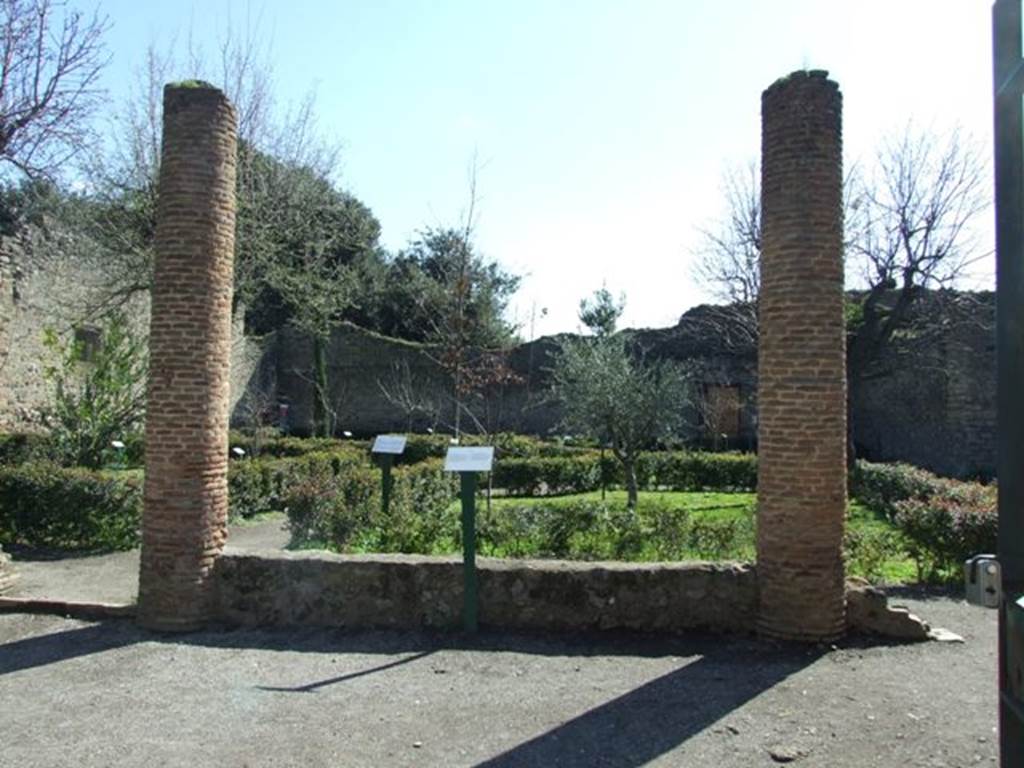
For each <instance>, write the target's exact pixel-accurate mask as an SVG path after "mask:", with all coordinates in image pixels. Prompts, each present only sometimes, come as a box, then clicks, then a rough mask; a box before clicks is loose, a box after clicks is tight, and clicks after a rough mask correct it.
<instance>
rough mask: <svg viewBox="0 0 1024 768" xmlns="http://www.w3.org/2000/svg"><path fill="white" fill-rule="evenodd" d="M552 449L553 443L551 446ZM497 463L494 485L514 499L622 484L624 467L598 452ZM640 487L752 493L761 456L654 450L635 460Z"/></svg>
mask: <svg viewBox="0 0 1024 768" xmlns="http://www.w3.org/2000/svg"><path fill="white" fill-rule="evenodd" d="M548 445H550V444H548ZM550 448H551V449H553V450H557V451H558V453H556V454H555V455H550V454H547V453H543V452H541V453H538V454H537V455H535V456H528V457H524V458H502V459H501V461H499V462H496V463H495V467H494V485H495V487H497V488H502V489H504V490H505V491H506V492H507V493H509V494H510V495H513V496H536V495H556V494H564V493H581V492H584V491H591V490H595V489H597V488H600V487H601V480H602V476H603V478H604V482H605V485H606V486H610V485H621V484H622V483H624V481H625V478H624V475H623V468H622V464H621V463H620V462H618V461H617V460H616V459H614V458H613V457H612V456H610V455H608V456H606V457H605V459H604V463H603V464H602V462H601V454H600V453H599V452H597V451H594V450H579V449H564V448H561V449H558V448H556V447H555V446H550ZM636 478H637V486H638V487H640V488H651V489H658V488H665V489H669V490H674V491H699V490H729V491H736V490H753V489H754V488H756V486H757V456H756V455H754V454H750V453H703V452H699V451H656V452H654V451H652V452H647V453H640V454H638V455H637V458H636Z"/></svg>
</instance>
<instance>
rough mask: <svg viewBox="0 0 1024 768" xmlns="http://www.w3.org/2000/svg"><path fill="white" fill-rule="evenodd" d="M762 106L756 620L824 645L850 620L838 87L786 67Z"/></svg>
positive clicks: (774, 632)
mask: <svg viewBox="0 0 1024 768" xmlns="http://www.w3.org/2000/svg"><path fill="white" fill-rule="evenodd" d="M761 112H762V138H761V205H762V215H763V224H762V226H763V232H762V238H763V240H762V250H761V295H760V305H759V326H760V343H759V351H758V410H759V424H758V479H757V482H758V486H757V504H758V507H757V570H758V581H759V584H760V593H761V606H760V616H759V620H758V624H759V629H760V631H761V632H762V633H764V634H766V635H769V636H774V637H779V638H789V639H794V640H810V641H817V640H828V639H832V638H835V637H838V636H839V635H841V634H842V633H843V631H844V629H845V618H846V605H845V598H844V579H843V560H842V538H843V522H844V513H845V508H846V359H845V332H844V323H843V263H842V247H843V246H842V243H843V213H842V186H843V169H842V126H841V121H842V95H841V94H840V92H839V86H838V85H837V84H836V83H834V82H832V81H831V80H828V79H827V73H826V72H820V71H815V72H794V73H793V74H792V75H790V76H789V77H786V78H784V79H782V80H779V81H777V82H776V83H775V84H774V85H772V86H771V87H770V88H768V90H766V91H765V92H764V93H763V94H762V96H761Z"/></svg>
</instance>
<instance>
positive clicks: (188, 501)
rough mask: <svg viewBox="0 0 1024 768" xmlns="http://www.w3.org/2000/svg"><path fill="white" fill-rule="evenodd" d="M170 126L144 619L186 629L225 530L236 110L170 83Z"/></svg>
mask: <svg viewBox="0 0 1024 768" xmlns="http://www.w3.org/2000/svg"><path fill="white" fill-rule="evenodd" d="M163 131H164V133H163V150H162V154H161V159H160V186H159V190H158V204H157V228H156V245H155V248H156V264H155V268H154V275H153V289H152V320H151V322H150V336H149V350H150V352H149V354H150V377H149V390H148V405H147V410H146V484H145V511H144V514H143V519H142V562H141V567H140V573H139V612H138V617H139V622H140V623H141V624H143V625H144V626H147V627H150V628H154V629H167V630H187V629H193V628H196V627H198V626H201V625H202V624H203V623H204V622H205V621H206V620H207V619H208V617H209V616H210V612H211V608H212V605H211V600H212V582H211V579H210V576H211V571H212V569H213V564H214V561H215V560H216V559H217V557H218V556H219V555H220V552H221V550H222V548H223V546H224V540H225V536H226V524H227V508H228V496H227V449H228V445H227V441H228V399H229V395H230V387H229V374H230V357H231V291H232V270H233V254H234V240H235V161H236V133H237V130H236V118H235V110H234V108H233V107H232V106H231V104H230V103H229V102H228V100H227V99H226V98H225V96H224V94H223V93H221V92H220V91H219V90H217V89H215V88H212V87H209V86H205V85H202V84H199V85H198V86H197V87H191V86H190V85H181V86H174V85H168V86H167V87H165V88H164V127H163Z"/></svg>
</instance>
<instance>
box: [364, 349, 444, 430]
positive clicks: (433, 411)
mask: <svg viewBox="0 0 1024 768" xmlns="http://www.w3.org/2000/svg"><path fill="white" fill-rule="evenodd" d="M377 388H378V389H380V392H381V394H382V395H383V396H384V399H385V400H387V401H388V402H389V403H390V404H391V405H393V406H394V407H395V408H398V409H399V410H400V411H401V412H402V414H403V415H404V416H405V428H406V431H407V432H412V430H413V427H414V425H415V421H416V418H417V417H421V418H424V419H426V420H427V421H428V422H429V426H430V427H431V429H433V428H435V427H436V426H437V422H438V419H439V418H440V416H441V405H442V402H443V397H442V393H441V391H440V388H439V387H438V383H437V382H436V381H433V380H431V379H430V378H429V377H427V376H423V375H420V374H417V373H416V372H415V371H413V369H412V366H411V365H409V361H408V360H406V359H405V358H403V359H402V360H396V361H395V362H393V363H392V364H391V367H390V369H389V370H388V373H387V375H386V376H384V377H382V378H379V379H377Z"/></svg>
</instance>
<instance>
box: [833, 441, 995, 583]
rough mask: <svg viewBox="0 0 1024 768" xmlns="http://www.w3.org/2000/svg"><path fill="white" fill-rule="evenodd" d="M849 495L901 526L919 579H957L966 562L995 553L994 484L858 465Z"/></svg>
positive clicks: (904, 467)
mask: <svg viewBox="0 0 1024 768" xmlns="http://www.w3.org/2000/svg"><path fill="white" fill-rule="evenodd" d="M850 494H851V496H854V497H855V498H857V499H858V500H860V501H861V502H862V503H864V504H865V505H866V506H869V507H871V508H872V509H875V510H878V511H879V512H882V513H883V514H885V515H886V516H887V517H888V519H889V520H890V521H891V522H893V523H894V524H895V525H896V527H897V528H899V530H900V532H901V533H902V534H903V537H904V539H905V542H906V547H907V550H908V551H909V553H910V555H911V557H913V558H914V560H915V561H916V563H917V568H918V575H919V577H920V578H926V579H934V578H939V579H959V578H960V569H961V567H962V565H963V562H964V560H966V559H967V558H969V557H971V556H973V555H977V554H981V553H983V552H995V551H996V547H997V544H998V535H999V513H998V505H997V501H998V499H997V488H996V486H995V484H991V485H982V484H981V483H971V482H962V481H959V480H950V479H947V478H942V477H938V476H936V475H933V474H931V473H930V472H926V471H925V470H923V469H919V468H917V467H913V466H911V465H909V464H872V463H869V462H866V461H859V462H857V466H856V468H855V470H854V472H853V473H852V474H851V477H850Z"/></svg>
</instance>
